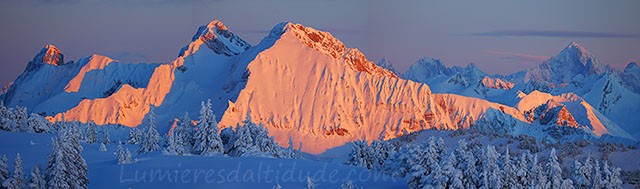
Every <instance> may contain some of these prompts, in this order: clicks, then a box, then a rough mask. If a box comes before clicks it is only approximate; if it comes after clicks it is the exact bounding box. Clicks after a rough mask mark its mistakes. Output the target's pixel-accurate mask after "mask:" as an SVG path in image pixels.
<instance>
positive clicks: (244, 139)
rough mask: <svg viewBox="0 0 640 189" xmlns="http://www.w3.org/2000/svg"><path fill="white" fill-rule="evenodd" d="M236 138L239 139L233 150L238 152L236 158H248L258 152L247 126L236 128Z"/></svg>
mask: <svg viewBox="0 0 640 189" xmlns="http://www.w3.org/2000/svg"><path fill="white" fill-rule="evenodd" d="M236 136H237V137H238V138H237V139H236V141H235V143H234V144H233V149H234V150H235V152H236V156H240V157H242V156H246V155H248V154H249V153H251V152H252V151H256V150H257V149H255V147H254V146H253V138H252V137H251V132H250V131H249V128H248V127H246V126H242V127H241V126H236Z"/></svg>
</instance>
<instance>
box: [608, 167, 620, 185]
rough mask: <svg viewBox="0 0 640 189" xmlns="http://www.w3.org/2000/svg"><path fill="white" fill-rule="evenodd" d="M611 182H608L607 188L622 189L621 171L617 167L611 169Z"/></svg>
mask: <svg viewBox="0 0 640 189" xmlns="http://www.w3.org/2000/svg"><path fill="white" fill-rule="evenodd" d="M611 169H612V170H611V172H612V174H611V180H609V182H610V183H609V186H610V187H611V188H614V189H618V188H622V180H621V179H620V174H621V173H620V172H621V171H622V169H620V168H619V167H611Z"/></svg>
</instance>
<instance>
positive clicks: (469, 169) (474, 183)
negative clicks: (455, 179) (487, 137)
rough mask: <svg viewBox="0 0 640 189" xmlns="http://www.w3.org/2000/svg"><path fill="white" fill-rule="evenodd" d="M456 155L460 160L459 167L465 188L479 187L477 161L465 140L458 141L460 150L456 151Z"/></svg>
mask: <svg viewBox="0 0 640 189" xmlns="http://www.w3.org/2000/svg"><path fill="white" fill-rule="evenodd" d="M455 153H456V154H457V155H456V157H457V158H458V166H457V167H458V169H460V170H462V184H463V185H464V188H476V187H478V172H477V167H476V162H477V159H476V158H475V156H474V155H473V152H472V149H470V148H469V146H468V144H467V142H466V141H465V140H464V139H462V140H459V141H458V148H457V149H456V150H455Z"/></svg>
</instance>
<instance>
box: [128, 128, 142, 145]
mask: <svg viewBox="0 0 640 189" xmlns="http://www.w3.org/2000/svg"><path fill="white" fill-rule="evenodd" d="M141 142H142V131H141V130H140V129H139V128H138V127H134V128H131V130H129V138H128V140H127V143H128V144H140V143H141Z"/></svg>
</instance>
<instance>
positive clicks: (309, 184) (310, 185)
mask: <svg viewBox="0 0 640 189" xmlns="http://www.w3.org/2000/svg"><path fill="white" fill-rule="evenodd" d="M315 188H316V183H315V182H314V181H313V179H311V177H307V189H315Z"/></svg>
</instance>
